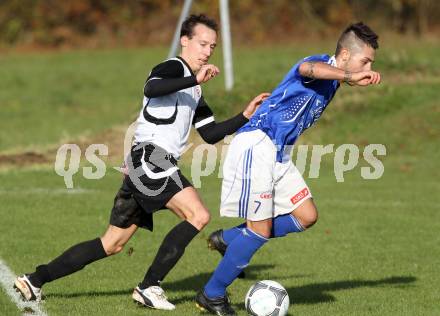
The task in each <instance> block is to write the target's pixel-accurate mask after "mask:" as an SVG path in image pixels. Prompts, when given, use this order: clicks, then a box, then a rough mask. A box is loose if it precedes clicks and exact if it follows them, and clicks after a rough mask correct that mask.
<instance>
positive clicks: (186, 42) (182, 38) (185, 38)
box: [180, 35, 189, 47]
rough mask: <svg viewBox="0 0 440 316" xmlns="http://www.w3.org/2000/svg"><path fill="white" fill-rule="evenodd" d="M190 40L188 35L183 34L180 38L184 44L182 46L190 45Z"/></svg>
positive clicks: (181, 43)
mask: <svg viewBox="0 0 440 316" xmlns="http://www.w3.org/2000/svg"><path fill="white" fill-rule="evenodd" d="M188 41H189V38H188V36H186V35H185V36H182V37H181V38H180V45H181V46H182V47H186V46H188Z"/></svg>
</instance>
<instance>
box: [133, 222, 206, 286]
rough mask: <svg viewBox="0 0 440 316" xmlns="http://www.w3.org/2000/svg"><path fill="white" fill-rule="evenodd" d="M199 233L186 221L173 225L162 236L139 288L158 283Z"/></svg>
mask: <svg viewBox="0 0 440 316" xmlns="http://www.w3.org/2000/svg"><path fill="white" fill-rule="evenodd" d="M198 233H199V230H198V229H197V228H195V227H194V226H193V225H191V224H190V223H189V222H187V221H183V222H182V223H180V224H178V225H177V226H175V227H174V228H173V229H172V230H171V231H170V232H169V233H168V234H167V235H166V236H165V238H164V240H163V241H162V245H161V246H160V248H159V251H158V252H157V254H156V258H154V260H153V264H152V265H151V266H150V268H149V269H148V271H147V273H146V274H145V277H144V280H143V281H142V282H141V283H140V284H139V287H140V288H141V289H146V288H147V287H149V286H153V285H159V284H160V282H161V281H162V280H163V279H164V278H165V276H166V275H167V274H168V272H170V271H171V269H172V268H173V267H174V266H175V265H176V263H177V261H179V259H180V257H182V255H183V253H184V252H185V248H186V246H188V244H189V243H190V242H191V240H192V239H193V238H194V237H195V236H196V235H197V234H198Z"/></svg>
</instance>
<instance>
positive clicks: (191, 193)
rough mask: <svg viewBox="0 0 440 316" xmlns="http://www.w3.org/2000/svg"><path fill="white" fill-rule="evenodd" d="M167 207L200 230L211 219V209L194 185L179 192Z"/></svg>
mask: <svg viewBox="0 0 440 316" xmlns="http://www.w3.org/2000/svg"><path fill="white" fill-rule="evenodd" d="M166 207H167V208H168V209H170V210H171V211H173V212H174V213H175V214H176V215H177V216H179V217H182V218H184V219H186V220H187V221H188V222H190V223H191V224H192V225H193V226H194V227H196V228H197V229H199V230H201V229H202V228H203V227H204V226H205V225H206V224H208V222H209V219H210V214H209V211H208V209H207V208H206V206H205V205H204V204H203V202H202V200H201V198H200V196H199V194H198V193H197V191H196V189H194V187H186V188H184V189H183V190H181V191H179V192H177V193H176V194H175V195H174V196H173V197H172V198H171V199H170V200H169V201H168V203H167V204H166Z"/></svg>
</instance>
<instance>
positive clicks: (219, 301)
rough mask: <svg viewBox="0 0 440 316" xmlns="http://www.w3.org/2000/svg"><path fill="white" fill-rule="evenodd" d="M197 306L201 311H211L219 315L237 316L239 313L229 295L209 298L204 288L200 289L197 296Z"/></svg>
mask: <svg viewBox="0 0 440 316" xmlns="http://www.w3.org/2000/svg"><path fill="white" fill-rule="evenodd" d="M196 306H197V308H198V309H200V310H201V311H203V312H205V311H207V312H209V313H211V314H213V315H217V316H236V315H237V313H236V312H235V311H234V309H233V308H232V307H231V303H230V302H229V298H228V297H227V296H224V297H219V298H215V299H210V298H208V297H207V296H206V295H205V293H204V292H203V290H201V291H199V293H197V296H196Z"/></svg>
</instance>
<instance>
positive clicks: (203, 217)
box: [194, 209, 211, 229]
mask: <svg viewBox="0 0 440 316" xmlns="http://www.w3.org/2000/svg"><path fill="white" fill-rule="evenodd" d="M194 220H195V222H196V223H197V226H198V227H197V228H199V229H202V228H203V227H205V226H206V225H208V223H209V221H210V220H211V215H210V214H209V212H208V210H206V209H203V210H200V211H198V212H196V213H195V216H194Z"/></svg>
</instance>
